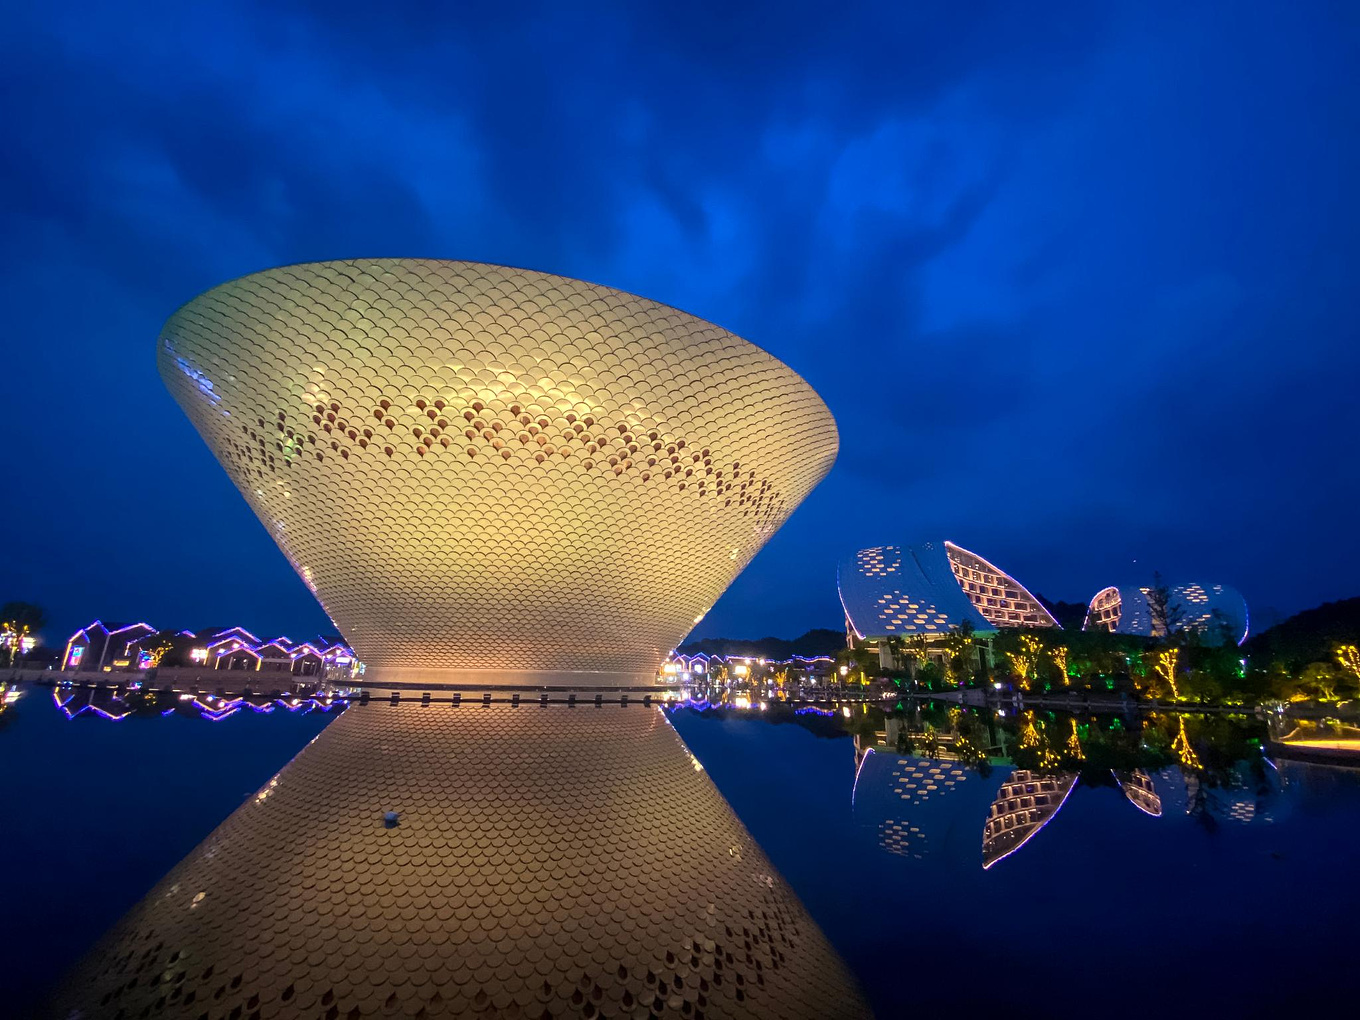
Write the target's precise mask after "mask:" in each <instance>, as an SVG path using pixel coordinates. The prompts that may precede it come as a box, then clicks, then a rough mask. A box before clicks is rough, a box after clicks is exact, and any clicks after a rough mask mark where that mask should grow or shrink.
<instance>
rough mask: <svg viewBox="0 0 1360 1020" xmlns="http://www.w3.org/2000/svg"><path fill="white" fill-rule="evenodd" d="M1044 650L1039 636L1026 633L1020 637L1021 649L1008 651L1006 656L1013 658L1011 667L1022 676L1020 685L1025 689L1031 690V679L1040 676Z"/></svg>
mask: <svg viewBox="0 0 1360 1020" xmlns="http://www.w3.org/2000/svg"><path fill="white" fill-rule="evenodd" d="M1043 650H1044V648H1043V645H1042V644H1040V643H1039V639H1038V638H1036V637H1035V636H1034V635H1033V634H1025V635H1024V636H1023V637H1021V638H1020V651H1018V652H1007V653H1006V658H1008V659H1010V660H1011V668H1012V669H1013V670H1014V671H1015V675H1016V676H1017V677H1019V678H1020V686H1021V688H1023V689H1024V690H1029V684H1030V681H1031V680H1034V679H1037V678H1038V673H1039V661H1040V659H1041V657H1042V655H1043Z"/></svg>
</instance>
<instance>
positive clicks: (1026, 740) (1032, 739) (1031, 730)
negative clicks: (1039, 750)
mask: <svg viewBox="0 0 1360 1020" xmlns="http://www.w3.org/2000/svg"><path fill="white" fill-rule="evenodd" d="M1020 746H1021V747H1038V746H1039V729H1038V727H1036V726H1035V725H1034V713H1033V712H1026V713H1025V721H1024V723H1023V724H1022V725H1021V727H1020Z"/></svg>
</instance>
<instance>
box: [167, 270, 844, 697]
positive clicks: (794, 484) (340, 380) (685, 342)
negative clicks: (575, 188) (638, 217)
mask: <svg viewBox="0 0 1360 1020" xmlns="http://www.w3.org/2000/svg"><path fill="white" fill-rule="evenodd" d="M157 350H158V359H159V365H160V370H161V374H162V377H163V378H164V380H165V382H166V385H167V387H168V388H169V389H170V391H171V393H172V394H173V395H174V397H175V398H176V400H177V401H178V402H179V403H180V405H181V406H182V407H183V409H184V410H185V412H186V414H187V415H188V416H189V418H190V419H191V420H192V422H193V423H194V425H195V426H196V427H197V429H198V430H199V432H200V433H201V434H202V436H203V438H204V439H205V441H206V442H207V443H208V445H209V447H210V448H211V449H212V451H213V453H214V454H215V455H216V456H217V457H218V459H219V460H220V461H221V462H222V464H223V466H224V468H225V469H226V471H227V473H228V474H229V475H230V476H231V478H232V480H233V481H234V482H235V483H236V485H237V487H238V488H239V489H240V490H241V493H242V495H243V496H244V497H245V499H246V501H247V502H248V503H249V504H250V506H251V508H252V509H253V510H254V511H255V513H256V514H257V516H259V518H260V519H261V521H262V522H263V523H264V524H265V526H266V528H267V529H268V530H269V532H270V534H271V535H272V536H273V537H274V539H275V541H276V542H277V543H278V544H279V547H280V548H281V550H282V551H283V553H284V555H285V556H286V557H287V558H288V560H289V562H290V563H292V564H294V566H295V567H296V568H297V569H298V571H299V573H300V574H302V575H303V576H304V579H305V580H306V581H307V582H308V584H309V587H312V586H314V591H315V592H316V595H317V598H318V599H319V600H320V602H321V603H322V604H323V605H324V607H325V609H326V611H327V613H328V614H329V615H330V616H331V618H332V619H333V620H334V621H335V623H336V625H337V626H338V628H339V629H340V631H341V633H342V634H344V635H345V637H346V638H347V640H348V643H349V644H350V645H351V646H352V647H353V648H354V649H355V651H356V652H357V653H358V656H359V658H360V659H362V660H363V661H364V663H365V664H366V665H367V667H368V671H367V676H368V677H369V678H370V679H376V677H375V675H374V671H375V670H377V671H378V672H379V673H380V674H383V675H385V676H387V677H390V678H391V679H393V680H400V679H401V676H400V675H399V672H400V671H401V670H403V669H411V670H418V671H419V672H420V674H421V675H422V676H423V675H425V674H428V673H429V672H431V671H435V670H448V671H450V672H457V671H470V672H473V671H475V672H476V673H477V674H478V675H477V676H475V677H473V678H472V679H477V680H479V681H482V682H490V683H498V682H512V683H519V682H524V680H525V679H526V677H527V675H528V674H544V673H548V674H557V673H568V672H576V671H580V672H589V673H590V674H592V679H594V680H596V681H597V682H598V681H599V680H600V679H601V678H605V679H607V680H609V681H617V682H623V681H625V680H627V681H629V682H651V681H652V680H654V679H655V677H656V676H657V672H658V669H659V667H660V666H661V662H662V655H663V652H664V650H665V649H671V648H674V647H676V646H677V645H678V644H679V642H680V641H681V639H682V638H683V637H684V636H685V634H686V632H687V631H688V630H689V629H690V628H691V627H692V626H693V624H694V621H695V620H696V619H698V618H700V617H702V615H703V613H704V612H705V611H706V610H707V609H708V608H709V607H710V606H712V605H713V604H714V602H716V601H717V598H718V596H719V595H720V594H721V593H722V592H723V590H724V589H726V587H727V586H728V584H730V583H731V581H732V579H733V578H734V577H735V576H736V575H737V574H738V573H739V572H740V571H741V569H742V568H743V567H744V566H745V565H746V563H747V562H748V561H749V560H750V558H751V557H752V556H754V555H755V553H756V552H757V551H758V550H759V549H760V548H761V546H762V545H763V544H764V543H765V542H766V541H767V540H768V539H769V537H770V536H771V535H772V534H773V533H774V531H775V530H777V529H778V528H779V527H780V525H781V524H782V523H783V522H784V520H785V519H786V518H787V517H788V515H789V514H790V513H792V511H793V509H794V508H795V507H796V506H797V505H798V504H799V503H800V502H801V501H802V500H803V498H804V497H805V496H806V495H807V494H808V492H809V491H811V489H812V487H813V486H814V485H816V484H817V482H818V481H820V480H821V478H822V477H823V476H824V475H825V474H826V472H827V470H828V469H829V468H830V466H831V464H832V462H833V461H834V459H835V454H836V447H837V436H836V429H835V423H834V421H833V419H832V417H831V414H830V412H829V411H828V410H827V408H826V406H825V405H824V404H823V403H822V401H821V400H820V398H818V396H817V395H816V393H814V392H813V390H812V389H811V388H810V387H809V386H808V385H807V383H805V382H804V381H803V380H802V379H801V378H799V376H798V375H797V374H796V373H794V372H793V371H792V370H791V369H789V368H788V367H787V366H785V365H783V364H781V363H780V362H779V361H777V360H776V359H774V358H773V357H771V356H770V355H769V354H766V353H765V352H764V351H762V350H760V349H759V348H757V347H756V346H755V345H753V344H751V343H749V342H747V341H746V340H743V339H742V338H740V337H738V336H735V335H733V334H732V333H729V332H727V331H726V330H724V329H721V328H720V327H718V326H714V325H713V324H711V323H708V322H704V321H703V320H700V319H697V318H695V317H693V316H691V315H687V314H685V313H683V312H679V311H677V310H675V309H674V308H669V307H666V306H664V305H660V304H657V303H655V302H652V301H648V300H646V299H644V298H640V297H636V296H634V295H631V294H625V293H621V292H619V291H615V290H610V289H609V288H606V287H600V286H596V285H593V284H587V283H582V282H579V281H575V280H570V279H566V278H564V277H560V276H551V275H548V274H544V273H536V272H531V271H527V270H519V269H510V268H506V267H501V266H488V265H479V264H476V263H467V262H440V261H429V260H417V259H364V260H355V261H349V262H330V263H313V264H309V265H297V266H288V267H284V268H280V269H271V270H268V271H265V272H262V273H256V274H254V275H251V276H247V277H243V278H241V279H237V280H234V281H232V282H230V283H227V284H223V285H222V286H220V287H217V288H215V289H213V290H211V291H208V292H207V293H205V294H203V295H201V296H199V297H198V298H196V299H194V300H193V301H190V302H189V303H188V304H187V305H185V306H184V307H183V308H181V309H180V310H179V311H178V312H176V313H175V314H174V315H173V316H172V317H171V318H170V320H169V321H168V322H167V323H166V324H165V326H164V328H163V329H162V331H161V335H160V337H159V339H158V344H157ZM317 367H320V368H321V369H322V370H323V371H321V372H318V371H317V370H316V369H317ZM286 494H287V495H286ZM289 496H291V498H289ZM732 550H739V554H738V555H736V556H735V557H733V556H732V555H731V552H732ZM304 568H305V570H304ZM502 678H503V679H502ZM450 679H454V678H453V677H450Z"/></svg>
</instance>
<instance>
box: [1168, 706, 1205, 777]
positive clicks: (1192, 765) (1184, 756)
mask: <svg viewBox="0 0 1360 1020" xmlns="http://www.w3.org/2000/svg"><path fill="white" fill-rule="evenodd" d="M1180 724H1181V728H1180V732H1179V733H1177V734H1176V739H1175V740H1173V741H1172V742H1171V750H1173V751H1175V752H1176V756H1177V757H1178V758H1180V761H1181V764H1182V765H1184V766H1185V767H1186V768H1188V769H1202V768H1203V767H1204V766H1203V765H1201V764H1200V762H1199V755H1197V754H1196V753H1195V749H1194V748H1193V747H1191V746H1190V737H1189V735H1188V734H1187V733H1186V732H1185V716H1181V717H1180Z"/></svg>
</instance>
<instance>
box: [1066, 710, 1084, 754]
mask: <svg viewBox="0 0 1360 1020" xmlns="http://www.w3.org/2000/svg"><path fill="white" fill-rule="evenodd" d="M1069 721H1070V722H1071V723H1072V733H1071V735H1070V736H1069V737H1068V738H1067V754H1068V756H1069V757H1072V758H1076V759H1077V760H1078V761H1085V760H1086V752H1085V751H1083V750H1082V749H1081V738H1080V737H1078V736H1077V720H1076V719H1071V720H1069Z"/></svg>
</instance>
